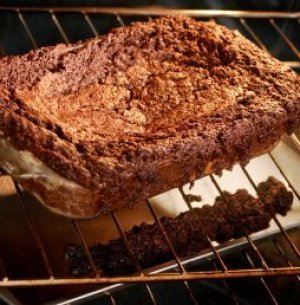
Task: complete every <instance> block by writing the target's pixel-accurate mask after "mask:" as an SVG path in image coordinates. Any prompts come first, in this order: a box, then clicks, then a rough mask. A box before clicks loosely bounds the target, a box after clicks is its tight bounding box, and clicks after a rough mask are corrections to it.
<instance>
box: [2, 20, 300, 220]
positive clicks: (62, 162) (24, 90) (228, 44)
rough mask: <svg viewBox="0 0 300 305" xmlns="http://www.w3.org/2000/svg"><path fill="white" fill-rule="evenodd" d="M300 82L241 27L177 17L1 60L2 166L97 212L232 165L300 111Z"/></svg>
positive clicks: (51, 194) (72, 210)
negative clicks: (229, 27) (242, 30)
mask: <svg viewBox="0 0 300 305" xmlns="http://www.w3.org/2000/svg"><path fill="white" fill-rule="evenodd" d="M299 92H300V81H299V77H298V75H296V73H294V72H293V71H292V70H291V69H289V68H288V67H286V66H285V65H284V64H282V63H280V62H279V61H278V60H276V59H274V58H272V57H271V56H270V55H269V54H267V53H266V52H264V51H263V50H261V49H259V48H258V47H257V46H255V45H254V44H253V43H251V42H250V41H248V40H247V39H245V38H244V37H243V36H242V35H240V34H239V33H238V32H237V31H231V30H229V29H227V28H225V27H224V26H220V25H217V24H215V23H212V22H201V21H196V20H193V19H191V18H187V17H182V16H177V17H164V18H159V19H155V20H153V21H149V22H145V23H141V22H140V23H134V24H133V25H131V26H127V27H121V28H117V29H114V30H112V31H111V32H110V33H108V34H107V35H104V36H99V37H97V38H94V39H91V40H88V41H84V42H78V43H76V44H69V45H66V44H59V45H56V46H53V47H46V48H41V49H38V50H34V51H31V52H29V53H28V54H25V55H22V56H10V57H5V58H2V59H1V60H0V138H1V139H0V167H2V168H3V169H4V170H5V171H6V172H7V173H8V174H11V175H12V176H13V177H14V178H15V179H16V180H17V181H19V182H20V183H21V185H22V186H23V187H24V188H26V189H28V190H29V191H31V192H32V193H33V194H34V195H35V196H36V197H37V198H38V199H40V201H41V202H43V203H44V204H45V205H46V206H47V207H48V208H50V209H52V210H53V211H55V212H57V213H60V214H63V215H66V216H70V217H79V218H80V217H92V216H95V215H97V214H98V213H100V212H104V213H107V212H110V211H112V210H116V209H118V208H120V207H124V206H133V205H134V204H135V203H136V202H138V201H142V200H145V199H146V198H148V197H150V196H153V195H156V194H158V193H162V192H164V191H166V190H168V189H171V188H174V187H177V186H179V185H182V184H184V183H186V182H188V181H192V180H194V179H196V178H198V177H201V176H204V175H207V174H210V173H214V172H220V171H221V170H222V169H229V168H231V167H232V166H233V165H234V164H235V163H237V162H247V161H248V160H249V159H251V158H252V157H254V156H257V155H260V154H262V153H263V152H265V151H267V150H269V149H270V148H271V147H273V145H274V144H275V143H276V142H277V141H278V140H279V139H280V138H281V136H282V135H283V134H286V133H288V134H289V133H291V132H292V131H293V130H294V129H295V128H296V126H299V122H300V102H299V97H300V93H299Z"/></svg>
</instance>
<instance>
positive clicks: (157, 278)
mask: <svg viewBox="0 0 300 305" xmlns="http://www.w3.org/2000/svg"><path fill="white" fill-rule="evenodd" d="M295 275H300V267H294V268H290V267H278V268H269V270H268V271H266V270H265V269H263V268H256V269H237V270H228V271H227V272H222V271H215V270H214V271H201V272H200V271H199V272H186V273H183V274H182V273H167V272H164V273H158V274H145V275H144V276H122V277H100V278H96V277H91V278H80V279H75V278H54V279H32V280H28V279H26V280H9V281H0V287H15V286H20V287H21V286H22V287H26V286H47V285H49V286H53V285H84V284H119V283H151V282H161V281H181V280H185V281H193V280H205V279H206V280H207V279H208V280H209V279H211V280H212V279H231V278H251V277H281V276H283V277H286V276H295Z"/></svg>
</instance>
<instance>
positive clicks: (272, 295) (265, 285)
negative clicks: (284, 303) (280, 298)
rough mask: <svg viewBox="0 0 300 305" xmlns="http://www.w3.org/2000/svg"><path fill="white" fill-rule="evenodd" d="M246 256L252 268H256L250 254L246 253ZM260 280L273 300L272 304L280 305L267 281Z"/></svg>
mask: <svg viewBox="0 0 300 305" xmlns="http://www.w3.org/2000/svg"><path fill="white" fill-rule="evenodd" d="M244 254H245V256H246V258H247V261H248V262H249V264H250V266H251V267H252V268H255V265H254V263H253V260H252V258H251V256H250V255H249V253H248V252H247V251H245V252H244ZM259 279H260V281H261V283H262V285H263V286H264V288H265V290H266V291H267V293H268V295H269V297H270V298H271V300H272V303H273V304H275V305H278V302H277V300H276V298H275V297H274V294H273V293H272V291H271V289H270V288H269V286H268V285H267V283H266V281H265V279H264V278H262V277H260V278H259Z"/></svg>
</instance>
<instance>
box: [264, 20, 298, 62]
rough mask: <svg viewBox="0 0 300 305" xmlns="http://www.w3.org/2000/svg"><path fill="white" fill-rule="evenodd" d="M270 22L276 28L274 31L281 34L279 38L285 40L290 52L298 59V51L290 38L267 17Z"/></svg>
mask: <svg viewBox="0 0 300 305" xmlns="http://www.w3.org/2000/svg"><path fill="white" fill-rule="evenodd" d="M269 22H270V24H271V25H272V26H273V28H274V29H275V30H276V32H277V33H278V34H279V35H280V36H281V38H282V39H283V40H284V41H285V43H286V44H287V45H288V46H289V47H290V49H291V50H292V52H293V53H294V54H295V55H296V56H297V58H298V59H300V52H299V50H298V48H297V47H296V46H295V44H294V43H293V42H292V41H291V40H290V38H289V37H288V36H287V35H286V34H285V33H284V31H282V30H281V28H280V27H279V26H278V25H277V23H276V22H275V20H274V19H273V18H271V19H269Z"/></svg>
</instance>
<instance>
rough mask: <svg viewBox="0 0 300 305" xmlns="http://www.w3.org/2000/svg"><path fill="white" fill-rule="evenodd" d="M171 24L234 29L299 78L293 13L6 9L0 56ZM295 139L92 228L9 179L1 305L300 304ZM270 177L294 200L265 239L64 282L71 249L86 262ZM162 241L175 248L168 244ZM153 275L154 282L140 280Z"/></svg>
mask: <svg viewBox="0 0 300 305" xmlns="http://www.w3.org/2000/svg"><path fill="white" fill-rule="evenodd" d="M0 4H1V2H0ZM168 14H186V15H190V16H193V17H194V18H197V19H199V20H214V21H215V22H217V23H220V24H224V25H226V26H228V27H229V28H232V29H237V30H239V31H240V32H241V33H242V34H243V35H245V36H246V37H247V38H249V39H250V40H252V41H253V42H254V43H256V44H258V45H259V46H260V47H261V48H263V49H265V50H267V51H268V52H270V53H271V54H272V55H273V56H275V57H276V58H278V59H280V60H282V61H283V62H285V63H286V64H287V65H289V66H290V67H292V68H293V69H295V70H296V71H299V69H300V51H299V50H300V40H299V33H300V19H299V18H300V14H299V13H297V12H295V11H292V12H291V11H272V12H271V11H266V10H264V11H228V10H199V9H198V10H197V9H194V8H193V9H174V8H172V9H168V8H165V7H157V6H155V7H153V6H151V7H147V8H137V7H135V6H133V7H127V8H122V7H100V6H97V7H90V6H89V7H58V6H51V7H45V6H43V7H42V6H39V7H35V6H34V7H27V8H25V7H23V8H21V7H17V6H15V7H12V6H10V7H4V6H3V7H0V52H1V55H2V56H4V55H11V54H21V53H25V52H27V51H29V50H31V49H33V48H37V47H41V46H47V45H53V44H56V43H60V42H65V43H69V42H71V43H72V42H76V41H78V40H82V39H87V38H90V37H93V36H94V35H99V34H104V33H106V32H107V31H109V30H110V29H111V28H113V27H117V26H124V25H126V24H129V23H131V22H134V21H146V20H149V19H151V18H156V17H158V16H162V15H168ZM294 137H295V141H294V142H293V141H291V138H285V139H283V140H282V141H281V142H280V143H279V145H278V146H277V147H276V148H275V149H274V150H273V151H272V152H270V153H268V154H265V155H263V156H261V157H258V158H255V159H253V160H252V161H251V162H250V163H249V164H247V165H246V166H240V165H237V166H235V167H234V169H233V170H232V171H230V172H229V171H224V173H223V175H222V176H221V177H219V176H215V175H212V176H209V177H205V178H202V179H199V180H197V181H196V182H195V183H194V185H193V186H190V185H188V184H187V185H184V186H183V187H182V188H178V189H174V190H171V191H169V192H167V193H164V194H161V195H159V196H155V197H154V198H151V199H150V200H149V201H148V202H146V203H143V204H140V205H138V206H137V207H136V209H134V210H130V209H124V210H122V211H118V212H116V213H114V214H112V215H108V216H100V217H98V218H96V219H93V220H89V221H73V220H69V219H65V218H62V217H59V216H56V215H53V214H51V213H50V212H48V211H47V210H45V209H44V208H43V207H42V206H40V205H39V204H38V203H37V202H36V200H35V199H34V198H33V197H32V196H30V195H29V194H28V193H26V192H24V191H23V190H22V188H21V187H20V186H19V185H18V184H17V183H15V182H14V181H13V180H12V179H11V178H10V177H8V176H5V175H4V176H0V186H1V187H0V299H1V298H2V301H1V300H0V304H2V303H1V302H3V304H6V303H7V304H74V303H78V304H80V303H82V304H113V305H114V304H232V303H233V304H299V303H300V284H299V283H300V282H299V280H300V268H299V267H300V253H299V251H300V220H299V219H300V217H299V216H300V201H299V199H300V196H299V193H300V173H299V166H300V153H299V148H298V147H297V144H295V142H296V143H297V140H296V136H295V135H294ZM270 175H273V176H275V177H277V178H279V179H280V180H281V181H283V182H284V183H285V184H286V185H287V186H288V187H289V189H290V190H291V191H293V193H294V203H293V208H292V210H291V211H290V212H289V214H288V215H287V216H286V217H274V218H273V220H272V222H271V225H270V228H269V229H267V230H264V231H261V232H258V233H255V234H251V235H247V234H245V237H244V238H241V239H239V240H232V241H229V242H227V243H224V244H216V243H215V242H212V243H211V247H210V248H209V249H206V250H204V251H202V252H201V253H199V255H197V256H196V257H186V258H184V259H181V258H180V259H179V258H178V256H177V255H176V253H175V252H174V251H172V252H173V254H174V260H172V261H169V262H166V263H165V264H163V265H159V266H156V267H154V268H151V269H149V270H145V271H144V270H143V271H141V270H139V269H137V272H136V273H135V274H134V275H132V276H130V277H117V278H114V279H113V281H110V279H109V278H102V280H99V278H97V277H85V278H71V277H70V276H69V274H68V270H67V268H66V265H65V262H64V260H63V253H64V249H65V247H66V246H67V245H68V244H80V245H82V247H83V248H84V249H85V251H86V252H87V255H88V256H89V253H88V251H89V250H88V248H89V246H91V245H93V244H95V243H97V242H104V243H105V242H107V241H108V240H110V239H112V238H117V237H120V236H121V237H123V238H124V231H125V232H126V231H128V230H130V229H131V228H132V226H133V225H136V224H140V223H141V222H147V223H152V222H159V219H160V217H162V216H176V215H177V214H179V213H180V212H182V211H185V210H188V209H189V208H191V207H197V206H202V204H204V203H212V202H213V200H214V198H215V197H216V196H217V195H218V194H219V192H222V191H223V190H227V191H230V192H234V191H235V190H236V189H239V188H246V189H247V190H249V192H250V193H252V194H256V190H257V189H256V187H257V184H258V183H259V182H261V181H263V180H266V178H267V177H268V176H270ZM189 194H192V195H201V197H202V201H201V202H198V201H193V202H189V198H191V197H189V196H188V195H189ZM162 234H165V232H164V229H163V227H162ZM165 239H166V243H169V241H168V236H165ZM124 243H126V238H125V239H124ZM169 246H170V247H172V245H169ZM239 273H240V275H238V274H239ZM149 274H150V276H152V278H153V279H154V280H153V282H152V281H149V282H148V281H145V280H143V278H144V277H145V276H148V275H149ZM232 275H233V276H232ZM170 276H171V278H170ZM172 276H173V278H174V279H175V277H176V280H172ZM100 279H101V276H100ZM129 279H131V280H132V283H129V282H130V281H131V280H129Z"/></svg>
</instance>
